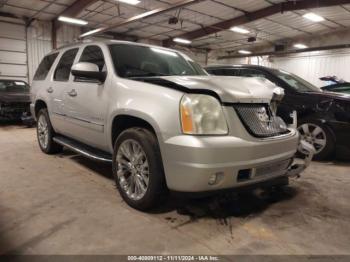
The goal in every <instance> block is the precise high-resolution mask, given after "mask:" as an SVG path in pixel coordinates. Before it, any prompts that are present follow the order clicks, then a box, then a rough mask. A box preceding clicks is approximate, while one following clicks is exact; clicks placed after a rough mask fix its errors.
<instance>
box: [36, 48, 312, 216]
mask: <svg viewBox="0 0 350 262" xmlns="http://www.w3.org/2000/svg"><path fill="white" fill-rule="evenodd" d="M279 92H280V90H278V88H277V89H276V87H275V86H273V85H272V84H271V83H269V82H267V81H264V80H262V79H259V78H239V77H218V76H208V75H207V73H206V72H204V71H203V70H202V68H201V67H200V66H199V65H198V64H196V63H195V62H194V61H192V60H191V59H190V58H189V57H187V56H186V55H184V54H182V53H180V52H178V51H174V50H171V49H165V48H162V47H158V46H150V45H144V44H136V43H130V42H122V41H105V42H89V43H80V44H76V45H72V46H69V47H64V48H61V49H59V50H55V51H53V52H51V53H50V54H48V55H47V56H46V57H45V58H44V59H43V60H42V62H41V63H40V65H39V68H38V69H37V71H36V73H35V76H34V81H33V84H32V88H31V96H32V104H31V111H32V114H33V116H35V117H36V119H37V122H38V123H37V137H38V142H39V146H40V148H41V150H42V151H43V152H44V153H47V154H53V153H57V152H59V151H61V150H62V148H63V146H65V147H67V148H69V149H71V150H74V151H76V152H78V153H80V154H82V155H85V156H87V157H89V158H91V159H94V160H99V161H107V162H111V163H112V164H113V174H114V176H115V180H116V184H117V188H118V190H119V192H120V194H121V195H122V197H123V199H124V200H125V201H126V202H127V203H128V204H129V205H130V206H132V207H134V208H137V209H140V210H145V209H148V208H150V207H152V206H154V205H155V204H156V203H157V202H158V201H159V199H160V194H162V193H163V192H166V191H167V189H170V190H173V191H180V192H205V191H211V192H216V191H217V190H222V189H232V188H238V187H243V186H244V187H245V186H252V185H254V186H263V185H264V186H266V185H276V184H278V185H281V184H286V183H288V177H290V176H296V175H298V174H299V173H300V172H301V171H302V170H303V169H304V168H305V166H306V164H305V163H302V164H293V160H294V154H295V152H296V150H297V146H298V141H299V140H298V133H297V131H296V130H295V129H294V128H290V127H287V126H286V125H285V123H284V122H283V121H282V120H281V119H280V118H278V117H276V116H275V112H274V111H275V110H274V108H276V106H275V103H276V102H278V100H279V99H280V98H281V93H279ZM305 146H307V145H305ZM311 157H312V154H310V155H309V157H308V158H307V161H306V162H308V161H309V160H310V158H311Z"/></svg>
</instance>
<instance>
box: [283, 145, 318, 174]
mask: <svg viewBox="0 0 350 262" xmlns="http://www.w3.org/2000/svg"><path fill="white" fill-rule="evenodd" d="M300 146H301V147H302V149H303V151H304V152H307V153H306V154H305V158H304V159H302V158H296V159H294V161H293V164H292V165H291V166H290V167H289V169H288V171H287V174H286V176H288V177H296V178H298V177H300V173H301V172H303V171H304V170H305V169H306V168H307V167H308V166H309V165H310V163H311V161H312V158H313V156H314V154H315V153H316V150H315V148H314V146H313V145H312V144H310V143H308V142H306V141H304V140H300Z"/></svg>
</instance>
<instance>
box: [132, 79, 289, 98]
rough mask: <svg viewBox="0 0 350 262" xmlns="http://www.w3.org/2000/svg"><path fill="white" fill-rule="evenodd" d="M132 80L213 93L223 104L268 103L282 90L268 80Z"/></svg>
mask: <svg viewBox="0 0 350 262" xmlns="http://www.w3.org/2000/svg"><path fill="white" fill-rule="evenodd" d="M134 80H141V81H145V82H149V83H153V84H157V85H161V86H166V87H170V88H175V87H180V89H185V90H187V91H188V92H191V91H193V92H196V93H198V92H199V93H200V92H203V93H206V92H207V93H215V94H216V95H217V96H218V97H219V98H220V100H221V102H223V103H269V102H270V101H271V99H272V97H273V95H274V92H275V91H276V90H278V91H277V92H281V90H282V89H281V88H279V87H277V86H275V85H274V84H272V83H271V82H270V81H268V80H264V79H263V78H253V77H251V78H248V77H234V76H161V77H147V78H142V79H134ZM282 92H283V91H282Z"/></svg>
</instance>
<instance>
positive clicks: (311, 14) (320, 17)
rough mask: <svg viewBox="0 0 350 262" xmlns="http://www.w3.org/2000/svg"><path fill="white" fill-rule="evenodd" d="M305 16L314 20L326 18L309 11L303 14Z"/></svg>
mask: <svg viewBox="0 0 350 262" xmlns="http://www.w3.org/2000/svg"><path fill="white" fill-rule="evenodd" d="M303 17H304V18H306V19H309V20H311V21H312V22H322V21H324V18H323V17H322V16H320V15H316V14H315V13H307V14H305V15H303Z"/></svg>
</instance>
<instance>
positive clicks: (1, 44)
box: [0, 22, 27, 81]
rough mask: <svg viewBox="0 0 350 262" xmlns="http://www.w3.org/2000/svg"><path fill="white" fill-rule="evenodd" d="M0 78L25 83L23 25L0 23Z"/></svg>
mask: <svg viewBox="0 0 350 262" xmlns="http://www.w3.org/2000/svg"><path fill="white" fill-rule="evenodd" d="M0 78H7V79H21V80H25V81H27V52H26V33H25V26H24V25H19V24H11V23H6V22H0Z"/></svg>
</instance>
